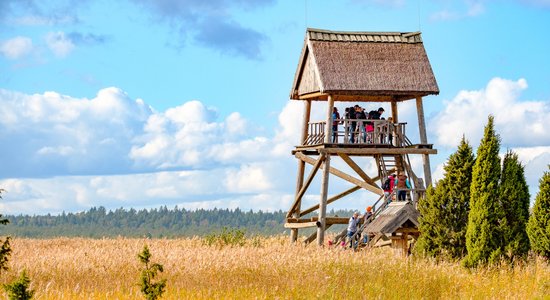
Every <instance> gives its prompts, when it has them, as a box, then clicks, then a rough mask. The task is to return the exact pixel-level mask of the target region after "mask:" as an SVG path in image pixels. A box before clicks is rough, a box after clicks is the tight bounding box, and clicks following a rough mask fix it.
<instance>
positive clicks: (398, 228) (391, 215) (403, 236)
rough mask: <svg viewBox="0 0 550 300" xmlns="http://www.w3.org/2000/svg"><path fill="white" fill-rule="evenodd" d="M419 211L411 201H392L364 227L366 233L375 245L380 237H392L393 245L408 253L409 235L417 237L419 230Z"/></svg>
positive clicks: (403, 252)
mask: <svg viewBox="0 0 550 300" xmlns="http://www.w3.org/2000/svg"><path fill="white" fill-rule="evenodd" d="M419 215H420V214H419V213H418V211H417V210H416V209H415V208H414V206H413V205H412V204H411V203H410V202H404V201H403V202H392V203H390V204H388V206H387V207H386V209H384V210H382V211H381V212H380V213H379V214H378V216H377V217H376V218H374V220H373V221H372V222H370V223H369V224H367V225H366V227H365V228H364V232H365V234H368V235H370V236H371V237H372V238H373V239H372V240H371V244H372V245H375V244H376V243H377V241H378V240H380V239H384V240H387V239H390V240H391V246H392V247H393V248H396V249H398V250H400V251H402V254H403V255H406V254H407V253H408V250H409V237H412V238H414V239H416V238H417V237H418V235H419V234H420V232H419V231H418V217H419Z"/></svg>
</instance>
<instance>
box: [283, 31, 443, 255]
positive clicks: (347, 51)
mask: <svg viewBox="0 0 550 300" xmlns="http://www.w3.org/2000/svg"><path fill="white" fill-rule="evenodd" d="M438 93H439V88H438V86H437V82H436V80H435V76H434V74H433V72H432V68H431V66H430V62H429V60H428V56H427V54H426V51H425V49H424V45H423V43H422V39H421V34H420V32H341V31H328V30H320V29H312V28H309V29H307V31H306V36H305V41H304V46H303V48H302V53H301V55H300V59H299V62H298V67H297V69H296V74H295V77H294V82H293V84H292V89H291V92H290V98H291V99H293V100H298V101H303V103H304V115H303V126H302V136H301V140H300V144H299V145H297V146H296V149H295V150H293V151H292V154H293V155H294V156H295V157H296V158H297V159H298V175H297V180H296V195H295V199H294V201H293V203H292V205H291V207H290V209H289V211H288V214H287V220H286V223H285V227H286V228H290V229H291V240H292V241H293V242H295V241H296V240H297V237H298V230H299V229H301V228H307V227H317V231H316V233H314V234H313V235H311V236H309V237H308V238H307V239H306V240H305V242H311V241H313V240H314V239H317V242H318V244H319V245H323V243H324V233H325V230H326V229H327V228H328V227H330V226H331V225H332V224H345V223H347V218H337V217H331V216H327V215H326V208H327V205H328V204H330V203H332V202H334V201H337V200H339V199H342V198H344V197H347V196H349V195H351V194H353V193H354V192H355V191H357V190H360V189H364V190H367V191H370V192H371V193H373V194H375V195H377V196H378V197H379V198H378V201H377V203H376V204H375V216H377V215H379V214H380V212H381V211H382V209H383V208H384V207H386V204H387V203H386V200H387V199H386V197H384V193H383V190H382V189H381V188H380V187H381V184H382V183H383V181H384V179H385V178H386V177H387V175H388V174H391V173H393V172H396V171H399V172H403V173H405V174H406V175H407V176H408V177H409V178H410V180H411V183H412V184H413V187H412V188H411V189H408V190H407V191H406V192H407V193H408V194H410V195H411V200H412V202H415V201H417V200H418V198H419V197H422V196H423V193H424V191H425V184H424V182H426V183H427V184H431V171H430V160H429V155H430V154H436V153H437V150H435V149H433V147H432V144H429V143H428V140H427V136H426V126H425V121H424V110H423V97H425V96H428V95H437V94H438ZM409 100H414V101H416V108H417V116H418V127H417V128H418V130H419V136H420V140H419V141H411V140H410V139H409V138H408V136H407V134H406V130H405V129H406V125H407V123H406V122H402V120H400V119H399V115H398V105H399V103H401V102H403V101H409ZM312 101H323V102H326V104H327V107H326V119H324V120H323V121H320V122H311V121H310V113H311V104H312ZM335 102H354V103H361V102H376V103H381V104H382V103H389V104H390V107H391V112H389V114H387V115H388V116H391V117H392V120H391V121H390V120H369V121H368V123H365V122H366V121H365V120H360V119H348V118H344V117H343V116H341V119H339V120H335V119H334V118H333V113H332V112H333V108H334V104H335ZM342 114H343V112H342ZM335 122H336V123H335ZM334 124H342V125H338V126H336V127H337V130H333V125H334ZM365 124H370V125H371V126H372V127H371V128H370V131H369V129H368V127H365ZM365 128H367V129H365ZM359 129H362V130H359ZM363 129H365V130H363ZM409 155H422V158H423V171H424V172H423V173H424V178H421V177H419V176H417V174H416V173H415V172H414V170H413V169H412V168H411V164H410V161H409ZM354 157H367V158H371V159H374V160H375V163H376V165H377V166H378V170H377V172H376V174H367V172H366V171H365V170H363V169H362V168H361V167H360V166H359V165H358V164H357V163H356V162H355V160H354ZM333 158H334V159H341V160H343V161H344V162H345V164H347V165H348V166H349V167H350V168H351V170H353V173H351V174H348V173H346V172H344V171H342V170H339V169H336V168H334V167H332V166H331V159H333ZM306 164H309V165H311V166H312V168H311V170H310V173H309V174H308V175H307V177H306V174H305V165H306ZM319 170H322V172H318V171H319ZM318 173H320V176H321V192H320V199H319V204H316V205H313V206H312V207H309V208H305V209H304V208H302V207H301V202H302V197H303V196H304V195H305V194H306V193H307V191H308V188H309V187H310V184H311V182H312V180H313V179H314V178H315V176H317V174H318ZM330 175H333V176H336V177H339V178H342V179H344V180H346V181H348V182H350V183H351V184H352V187H351V188H349V189H347V190H344V191H342V192H340V193H338V194H335V195H332V196H329V195H328V186H329V178H330ZM379 183H380V184H379ZM312 212H317V217H315V218H306V217H305V216H306V215H308V214H310V213H312Z"/></svg>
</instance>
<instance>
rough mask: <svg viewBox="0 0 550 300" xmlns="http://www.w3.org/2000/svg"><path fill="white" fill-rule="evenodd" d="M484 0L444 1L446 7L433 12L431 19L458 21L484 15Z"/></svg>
mask: <svg viewBox="0 0 550 300" xmlns="http://www.w3.org/2000/svg"><path fill="white" fill-rule="evenodd" d="M485 2H486V1H484V0H466V1H454V2H444V3H445V4H446V7H445V8H443V9H441V10H439V11H436V12H434V13H432V14H431V15H430V17H429V19H430V20H431V21H436V22H437V21H456V20H461V19H465V18H472V17H477V16H479V15H482V14H483V13H484V12H485V5H484V3H485Z"/></svg>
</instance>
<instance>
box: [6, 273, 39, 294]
mask: <svg viewBox="0 0 550 300" xmlns="http://www.w3.org/2000/svg"><path fill="white" fill-rule="evenodd" d="M30 283H31V280H30V279H29V276H28V275H27V271H25V270H23V272H21V275H20V276H19V279H17V280H16V281H14V282H12V283H9V284H4V289H5V290H6V292H7V293H8V299H10V300H29V299H32V297H33V295H34V291H33V290H30V289H29V284H30Z"/></svg>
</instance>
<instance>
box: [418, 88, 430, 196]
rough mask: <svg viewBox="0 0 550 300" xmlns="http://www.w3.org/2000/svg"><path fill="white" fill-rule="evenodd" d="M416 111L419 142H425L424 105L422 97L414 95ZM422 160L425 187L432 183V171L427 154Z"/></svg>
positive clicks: (426, 141)
mask: <svg viewBox="0 0 550 300" xmlns="http://www.w3.org/2000/svg"><path fill="white" fill-rule="evenodd" d="M416 112H417V114H418V129H419V133H420V143H421V144H427V143H428V137H427V135H426V122H425V120H424V106H423V104H422V97H416ZM422 161H423V165H424V179H425V181H426V182H425V184H426V187H429V186H431V185H432V171H431V167H430V156H429V155H428V154H423V155H422Z"/></svg>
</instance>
